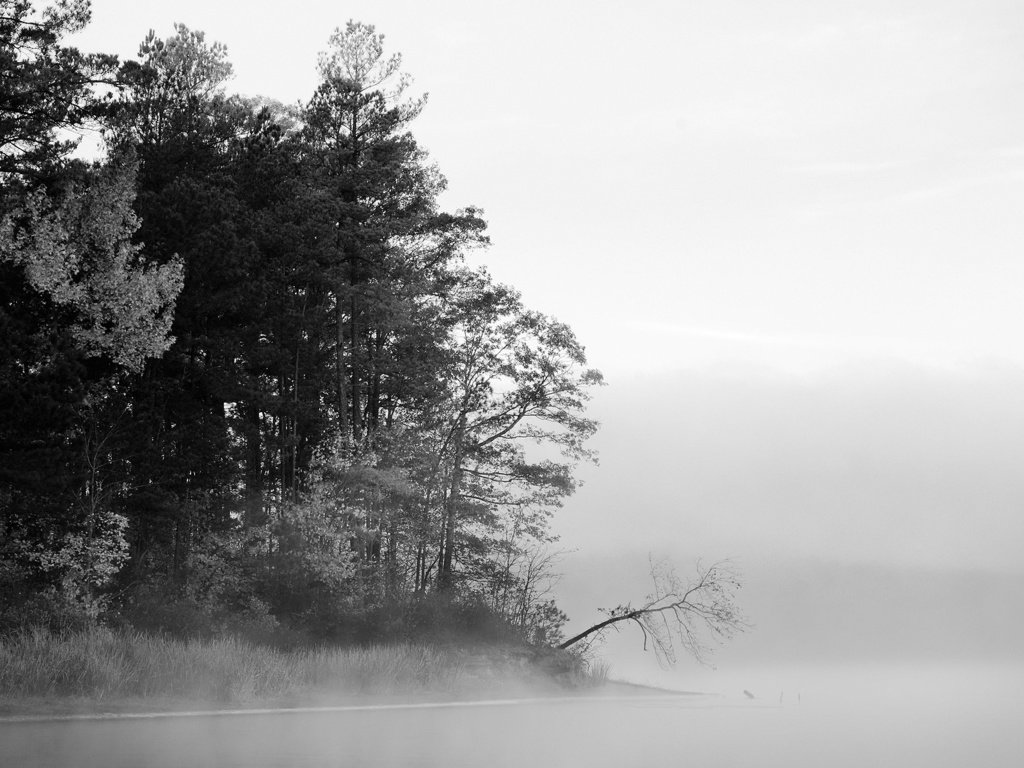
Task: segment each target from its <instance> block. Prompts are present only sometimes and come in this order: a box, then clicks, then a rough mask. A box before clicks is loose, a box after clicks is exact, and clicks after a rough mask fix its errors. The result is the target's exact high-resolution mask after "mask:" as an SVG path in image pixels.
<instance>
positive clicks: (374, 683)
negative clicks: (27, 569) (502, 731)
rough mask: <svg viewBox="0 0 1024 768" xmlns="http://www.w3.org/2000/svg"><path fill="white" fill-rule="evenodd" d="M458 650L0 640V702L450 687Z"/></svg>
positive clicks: (102, 631) (34, 637) (35, 637)
mask: <svg viewBox="0 0 1024 768" xmlns="http://www.w3.org/2000/svg"><path fill="white" fill-rule="evenodd" d="M462 668H463V663H462V661H461V657H460V655H459V654H458V653H457V652H455V651H453V650H445V649H441V648H432V647H426V646H419V645H412V644H400V645H386V646H372V647H367V648H312V649H300V650H294V651H282V650H277V649H274V648H270V647H266V646H259V645H254V644H252V643H249V642H246V641H244V640H240V639H237V638H233V637H223V638H216V639H208V640H200V639H195V640H179V639H174V638H170V637H164V636H158V635H157V636H154V635H145V634H142V633H139V632H135V631H130V630H112V629H108V628H103V627H99V628H92V629H87V630H80V631H74V632H64V633H58V634H53V633H50V632H47V631H43V630H24V631H21V632H18V633H15V634H12V635H8V636H5V637H0V699H5V700H7V701H12V700H18V699H27V698H55V697H56V698H67V697H81V698H88V699H92V700H100V701H101V700H110V699H135V698H144V699H150V698H160V697H166V698H175V699H185V698H187V699H193V700H206V701H217V702H225V703H228V702H247V701H248V702H251V701H255V700H261V699H264V700H265V699H280V698H288V697H298V696H309V695H318V694H333V695H346V694H353V695H355V694H360V695H363V694H378V693H408V692H419V691H448V690H453V689H455V688H457V687H458V684H459V681H460V676H461V673H462Z"/></svg>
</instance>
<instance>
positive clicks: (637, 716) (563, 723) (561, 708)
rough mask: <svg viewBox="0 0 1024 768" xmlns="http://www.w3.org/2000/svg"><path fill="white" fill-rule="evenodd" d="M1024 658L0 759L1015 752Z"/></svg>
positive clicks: (757, 676)
mask: <svg viewBox="0 0 1024 768" xmlns="http://www.w3.org/2000/svg"><path fill="white" fill-rule="evenodd" d="M1022 672H1024V666H1022V665H1019V664H1009V663H1007V664H1000V665H992V664H985V663H983V662H978V663H965V662H963V663H959V664H927V665H925V664H921V665H914V664H909V663H907V664H889V665H885V664H867V663H865V664H857V665H848V666H842V665H795V666H791V667H786V668H783V667H779V668H775V669H769V668H758V667H736V668H734V669H732V670H730V671H729V672H727V673H722V672H718V673H712V672H710V671H709V672H707V673H706V674H705V676H704V677H703V678H699V679H698V678H696V677H693V676H691V680H693V681H694V682H696V683H698V684H700V685H718V686H720V687H722V688H723V689H726V690H727V691H728V692H727V693H725V694H711V695H699V696H681V697H658V696H649V695H631V696H628V697H624V698H594V699H581V700H569V701H567V700H551V701H546V702H545V701H536V700H534V701H532V702H528V703H521V704H497V705H486V704H484V705H479V706H458V707H451V706H448V707H439V708H407V709H369V710H362V711H342V712H321V713H292V714H282V715H248V716H220V717H209V718H162V719H156V720H120V721H88V722H50V723H22V724H11V723H7V724H3V725H2V726H0V729H2V730H0V764H3V765H12V766H14V765H17V766H25V767H26V768H34V767H35V766H65V765H67V766H71V765H74V766H81V767H82V768H94V767H95V768H100V767H101V766H102V767H103V768H120V767H122V766H123V767H124V768H128V766H148V767H152V768H163V767H164V766H168V767H169V766H185V765H196V766H199V765H204V766H225V767H228V766H230V767H235V766H237V767H238V768H241V767H242V766H254V767H258V766H268V767H270V766H273V768H295V767H298V766H425V767H426V766H466V767H467V768H468V767H469V766H483V765H486V766H510V767H511V766H598V767H600V766H626V765H629V766H633V765H636V766H667V765H683V764H686V765H700V766H718V765H720V766H742V765H757V766H780V767H781V766H786V767H787V768H818V767H820V766H831V767H833V768H842V767H844V766H850V767H851V768H853V767H854V766H858V767H859V766H868V765H870V766H894V767H896V766H899V767H900V768H906V767H908V766H929V767H930V768H931V767H935V766H949V767H950V768H954V767H956V768H962V767H963V766H987V767H988V768H1002V767H1003V766H1005V767H1006V768H1011V767H1012V768H1016V767H1017V766H1020V765H1021V764H1022V761H1024V741H1022V739H1021V736H1020V732H1019V719H1020V714H1021V712H1022V711H1024V709H1022V705H1024V695H1022V692H1021V690H1020V687H1019V681H1020V680H1021V679H1024V677H1022ZM740 686H742V687H743V688H746V689H748V690H750V691H751V692H752V693H753V694H754V695H755V696H756V698H754V699H749V698H747V697H746V696H745V695H743V693H742V688H740ZM638 693H642V692H639V691H638ZM780 696H781V701H780Z"/></svg>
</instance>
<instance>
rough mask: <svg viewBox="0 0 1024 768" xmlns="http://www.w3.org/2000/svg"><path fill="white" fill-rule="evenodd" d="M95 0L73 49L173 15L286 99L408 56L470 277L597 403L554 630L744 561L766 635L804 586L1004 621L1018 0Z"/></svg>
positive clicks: (565, 518)
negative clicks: (366, 43) (389, 55)
mask: <svg viewBox="0 0 1024 768" xmlns="http://www.w3.org/2000/svg"><path fill="white" fill-rule="evenodd" d="M92 5H93V23H92V25H91V26H90V27H89V28H88V29H87V30H86V31H85V32H83V33H82V34H81V35H80V36H79V37H78V38H77V40H76V43H77V44H78V45H79V46H80V47H81V48H83V49H85V50H97V51H105V52H114V53H118V54H121V55H122V56H131V55H133V54H134V52H135V50H136V49H137V46H138V43H139V42H140V41H141V39H142V38H143V37H144V35H145V34H146V32H147V31H148V30H149V29H151V28H152V29H155V30H156V32H157V34H159V35H163V36H169V35H170V34H171V33H172V31H173V28H172V24H173V23H174V22H182V23H185V24H186V25H188V26H190V27H192V28H194V29H201V30H204V31H205V32H206V34H207V36H208V38H209V39H211V40H217V41H220V42H223V43H225V44H226V45H227V47H228V53H229V57H230V59H231V60H232V62H233V63H234V67H235V78H234V80H233V81H232V83H231V85H230V87H231V88H232V89H233V90H235V91H237V92H241V93H245V94H250V95H264V96H270V97H274V98H277V99H280V100H282V101H284V102H292V103H293V102H298V101H300V100H303V99H306V98H308V96H309V94H310V93H311V92H312V90H313V88H314V87H315V83H316V71H315V62H316V55H317V52H318V51H320V50H322V49H323V48H324V47H325V46H326V40H327V37H328V35H329V34H330V32H331V31H332V30H333V29H334V28H335V27H337V26H339V25H344V23H345V22H346V21H347V20H348V19H355V20H359V21H363V22H366V23H371V24H374V25H376V27H377V29H378V31H380V32H383V33H384V34H385V36H386V44H387V45H388V47H389V50H390V51H393V52H401V53H402V55H403V68H404V69H405V70H406V71H407V72H409V73H410V74H411V75H412V76H413V78H414V82H413V86H412V91H413V92H417V91H419V92H427V93H429V101H428V105H427V108H426V110H425V111H424V113H423V114H422V115H421V117H420V118H419V119H418V120H417V122H416V123H415V124H414V126H413V131H414V133H415V135H416V136H417V138H418V140H419V142H420V144H421V145H422V146H424V147H425V148H426V149H427V150H428V151H429V152H430V154H431V157H432V158H433V159H434V160H435V161H436V162H437V163H438V165H439V166H440V168H441V170H442V171H443V172H444V174H445V175H446V176H447V178H448V180H449V188H448V191H447V192H446V193H445V196H444V198H443V204H444V205H445V206H447V207H449V208H458V207H462V206H465V205H477V206H480V207H482V208H483V209H484V211H485V217H486V218H487V220H488V221H489V231H490V236H491V239H492V243H493V245H492V247H491V248H490V249H489V251H488V252H487V253H486V254H484V255H482V256H479V257H476V256H475V257H474V258H477V259H479V260H481V261H484V262H485V263H486V264H488V266H489V268H490V269H491V271H492V273H493V274H494V275H495V276H496V277H497V278H498V279H499V280H501V281H504V282H508V283H511V284H513V285H515V286H517V287H518V288H519V289H521V290H522V292H523V295H524V298H525V300H526V302H527V304H528V305H530V306H531V307H533V308H535V309H539V310H541V311H544V312H546V313H549V314H552V315H555V316H557V317H558V318H559V319H561V320H564V321H566V322H568V323H569V324H570V325H571V326H572V327H573V328H574V329H575V331H576V333H577V335H578V336H579V337H580V339H581V340H582V342H583V343H584V344H585V345H586V347H587V350H588V355H589V357H590V360H591V363H592V364H593V365H594V366H595V367H597V368H600V369H601V370H602V371H603V372H604V373H605V375H606V378H607V380H608V386H607V387H605V388H603V389H602V390H601V391H599V392H598V393H597V395H596V397H595V399H594V402H593V406H592V413H593V415H594V416H595V417H596V418H598V419H599V420H601V422H602V424H603V429H602V432H601V433H600V434H599V435H598V436H597V438H595V441H594V445H595V447H596V448H597V449H598V450H599V451H600V453H601V464H600V467H598V468H586V469H584V470H583V471H582V472H581V477H582V478H583V480H584V481H585V485H584V487H583V488H582V490H581V491H580V492H579V493H578V494H577V496H576V497H575V498H574V499H573V500H571V501H570V502H569V503H568V504H567V506H566V508H565V509H564V510H563V511H562V512H560V513H559V516H558V518H557V520H556V523H555V530H556V532H557V533H559V535H560V536H561V537H562V538H561V544H560V546H564V547H565V548H566V549H569V550H575V551H574V552H572V553H571V554H568V555H567V556H566V559H565V563H566V570H567V575H566V582H567V584H568V586H567V587H566V590H567V593H569V594H571V595H572V596H573V597H572V598H571V599H570V602H572V603H573V606H574V607H575V606H584V605H585V603H586V598H585V595H584V593H585V592H586V589H585V586H586V583H587V581H588V579H594V580H595V581H594V584H595V588H596V587H597V586H598V585H597V582H600V589H601V590H605V589H609V588H612V587H614V584H613V583H609V576H608V568H607V567H606V565H607V563H609V562H613V561H614V562H619V559H621V558H624V557H625V558H627V559H629V561H630V562H631V563H639V566H637V565H633V566H631V568H632V569H633V570H635V569H637V568H639V569H640V570H641V571H642V570H643V567H644V564H645V562H646V553H648V552H657V553H660V554H665V555H667V556H670V557H673V558H677V559H678V560H679V561H680V562H681V563H684V564H685V563H686V562H689V561H690V560H692V559H694V558H696V557H705V558H710V559H715V558H719V557H732V558H735V559H736V560H737V561H738V562H739V563H740V564H741V566H742V565H745V566H746V568H747V569H748V576H747V578H748V579H749V580H750V581H752V582H753V583H755V584H760V587H759V590H760V591H759V592H758V594H759V595H760V597H759V598H757V600H756V601H755V602H756V605H755V606H754V609H755V612H758V611H759V612H760V614H761V616H762V619H763V620H767V622H768V624H769V628H768V632H767V635H768V636H769V637H770V636H771V626H770V625H771V622H772V621H773V620H774V619H773V617H777V616H778V615H780V613H781V614H785V611H781V612H780V611H776V610H774V609H775V608H777V607H778V601H777V600H776V599H775V597H773V595H775V596H777V594H778V591H779V590H785V589H789V588H790V587H791V586H792V584H793V583H794V579H796V581H798V582H800V583H801V584H804V585H807V584H818V585H821V586H820V589H819V590H818V596H819V598H820V597H821V596H822V595H826V596H827V595H829V594H839V595H843V594H847V595H852V594H853V593H856V594H857V595H859V597H856V599H853V598H852V597H851V599H850V601H851V605H853V604H856V605H858V606H860V608H859V609H858V610H860V611H861V614H865V615H866V612H869V611H870V610H872V608H871V607H870V606H871V604H870V601H869V600H868V599H867V595H868V594H869V593H871V592H872V591H874V590H875V587H876V586H877V583H878V579H879V578H882V577H884V576H886V575H887V574H888V575H892V574H897V575H900V574H902V576H899V578H901V579H904V581H906V583H909V584H913V585H916V586H913V588H912V589H911V588H910V587H908V588H907V589H910V592H906V590H904V591H903V592H899V591H898V590H897V592H898V594H891V595H889V598H888V599H889V603H888V604H887V605H888V607H887V608H886V610H885V611H883V614H884V615H886V616H889V617H897V616H899V615H904V616H906V615H908V614H910V615H923V614H921V613H920V612H917V613H915V611H916V610H917V609H915V608H913V607H912V605H913V604H914V603H915V601H916V603H917V604H918V605H919V604H920V600H924V601H925V602H927V604H928V605H930V606H932V608H935V606H938V605H940V604H941V603H942V600H943V597H942V595H941V594H940V593H939V592H937V591H936V590H928V589H925V588H924V587H923V586H921V585H922V584H924V583H927V582H928V579H927V578H925V577H924V576H922V574H924V575H925V576H927V574H942V578H947V577H948V578H953V577H954V576H955V575H956V574H960V576H961V577H962V578H961V580H960V581H959V582H957V583H958V584H961V585H965V584H966V585H968V586H966V587H964V589H963V590H961V592H962V594H961V593H960V592H958V594H960V597H959V598H958V600H959V602H957V603H956V605H957V606H959V607H961V608H962V607H964V606H967V605H970V604H972V601H973V604H975V605H976V603H977V601H976V599H975V598H976V595H977V592H978V590H979V589H980V588H979V587H978V586H977V584H979V583H982V582H983V583H984V584H991V583H995V582H999V581H1000V580H1001V583H1002V584H1003V588H1004V589H1006V590H1009V591H1008V592H1005V593H1000V594H1006V595H1011V596H1014V597H1020V598H1021V602H1024V590H1022V589H1020V587H1021V584H1022V576H1021V574H1022V573H1024V566H1022V560H1021V558H1020V556H1019V554H1018V552H1019V549H1020V545H1021V544H1022V543H1024V515H1021V514H1020V512H1021V508H1022V506H1024V479H1022V478H1024V473H1022V472H1021V471H1020V460H1021V457H1024V344H1022V343H1021V329H1022V328H1024V301H1021V296H1022V294H1024V258H1022V257H1021V254H1022V252H1024V216H1021V215H1020V211H1021V210H1022V209H1024V4H1021V3H1020V2H1019V1H1018V0H1010V1H1007V2H1002V1H999V0H969V1H968V0H856V1H853V0H851V1H849V2H847V1H845V0H835V1H834V2H827V3H825V2H820V1H818V0H777V1H776V2H771V3H766V2H761V1H760V0H713V1H712V0H693V1H692V2H687V3H677V2H667V0H665V1H658V2H655V1H654V0H637V1H635V2H630V3H628V4H627V3H619V2H602V1H599V0H595V1H593V2H588V3H586V4H582V3H579V2H569V1H568V0H546V1H545V2H533V0H520V1H519V2H515V3H511V2H508V3H506V2H500V3H498V2H495V3H480V2H471V1H469V0H450V1H445V0H437V1H436V2H432V3H421V2H413V1H412V0H408V1H402V0H374V2H362V1H355V2H348V3H343V4H342V3H334V2H332V3H326V2H314V1H312V0H292V2H289V3H287V4H282V3H261V2H249V3H246V4H245V11H244V14H243V15H240V14H239V12H238V10H237V8H238V7H239V6H238V5H237V4H236V3H229V2H219V1H218V0H204V1H203V2H199V1H198V0H179V1H178V2H175V3H164V2H160V3H157V2H140V1H139V0H93V3H92ZM865 568H866V569H868V571H869V572H870V573H871V574H873V575H872V576H871V578H865V577H864V571H863V569H865ZM858 569H860V570H858ZM630 573H631V574H632V573H633V571H630ZM601 574H603V578H604V581H603V582H602V581H601V579H600V578H599V577H600V576H601ZM794 574H798V575H796V576H794ZM801 574H802V575H801ZM950 574H952V575H953V576H950ZM978 574H983V575H982V576H979V575H978ZM986 574H987V575H986ZM624 578H625V577H624ZM632 578H633V576H632V575H631V576H629V578H628V579H626V581H630V580H631V579H632ZM759 579H760V582H759V581H758V580H759ZM837 579H838V581H837ZM970 579H975V581H973V582H972V581H970ZM977 579H982V582H977V581H976V580H977ZM985 579H989V581H984V580H985ZM940 581H941V579H940ZM630 583H632V582H631V581H630ZM941 583H943V584H944V583H946V582H941ZM837 584H842V585H846V586H845V587H839V586H837ZM971 584H973V585H974V587H970V585H971ZM787 585H789V586H787ZM856 585H860V586H856ZM1007 585H1008V586H1007ZM773 590H774V592H773ZM830 590H831V591H830ZM851 590H852V591H851ZM858 590H860V591H858ZM914 590H917V591H914ZM812 591H813V590H812ZM911 593H912V594H911ZM837 599H839V598H837ZM609 601H610V600H609ZM818 602H819V603H820V602H821V600H819V601H818ZM812 603H813V601H812ZM907 606H911V607H910V610H909V611H903V610H902V609H903V608H905V607H907ZM929 610H931V609H929ZM979 610H980V609H979ZM986 610H987V609H986ZM901 611H902V613H901ZM925 613H927V611H926V612H925ZM861 614H856V613H855V615H861ZM929 615H931V614H929ZM971 615H973V616H974V621H976V622H982V623H984V622H985V621H988V620H989V619H990V618H991V614H990V613H984V612H982V613H980V614H978V613H975V614H971ZM929 626H930V625H929ZM1018 629H1019V628H1018ZM837 631H838V630H837ZM830 637H833V640H835V639H836V637H837V636H835V633H833V635H832V636H830ZM837 642H838V641H837Z"/></svg>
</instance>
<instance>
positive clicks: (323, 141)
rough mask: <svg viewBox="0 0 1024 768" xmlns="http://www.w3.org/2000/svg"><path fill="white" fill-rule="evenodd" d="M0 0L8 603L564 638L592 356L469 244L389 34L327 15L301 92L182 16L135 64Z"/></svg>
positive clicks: (22, 2)
mask: <svg viewBox="0 0 1024 768" xmlns="http://www.w3.org/2000/svg"><path fill="white" fill-rule="evenodd" d="M0 2H2V6H0V8H2V13H0V58H2V60H3V61H4V62H5V63H6V64H7V65H8V70H7V71H8V72H9V73H10V76H9V77H6V78H4V81H3V83H2V84H0V157H2V161H0V198H2V199H3V201H4V203H5V205H4V207H3V209H2V214H0V536H2V537H3V539H2V543H0V580H2V581H3V584H4V586H5V589H6V593H7V594H8V596H9V597H8V598H6V600H7V603H6V604H5V606H4V608H5V609H10V610H11V611H16V610H17V606H18V605H28V604H29V603H30V602H32V601H33V600H35V601H36V604H37V605H44V604H45V605H51V606H54V607H53V610H54V612H55V613H60V612H62V611H63V612H64V613H67V611H65V610H64V609H63V608H59V606H61V605H63V606H65V607H67V606H72V607H74V606H77V607H76V608H75V610H76V611H78V613H79V614H81V615H82V616H85V617H86V620H87V621H96V620H98V619H100V618H106V619H107V620H114V619H115V618H116V617H118V616H120V617H121V618H123V619H126V620H129V621H133V622H135V623H137V624H138V625H139V626H145V627H146V628H148V629H151V630H154V631H174V632H177V633H179V634H181V635H184V636H212V635H216V634H218V633H224V632H241V633H244V634H245V633H248V634H252V635H253V636H259V637H261V638H265V639H267V638H269V639H272V640H273V639H274V638H277V639H280V638H286V637H288V636H290V635H289V633H296V635H300V636H305V637H316V638H320V639H336V640H345V639H348V640H360V641H370V640H375V639H381V638H404V639H414V638H417V637H423V636H427V635H434V636H438V637H440V636H441V635H442V634H444V632H445V630H446V628H449V629H451V628H455V629H457V631H458V632H462V633H464V634H466V635H467V636H470V635H476V636H479V637H481V638H483V637H488V638H491V639H496V638H499V637H505V638H513V637H514V638H519V639H527V640H529V641H532V642H537V643H551V642H554V641H555V639H556V638H557V637H558V636H559V635H558V633H559V631H560V627H561V625H562V623H563V622H564V618H565V617H564V615H563V614H562V613H561V611H559V610H558V608H557V606H555V605H554V603H553V601H552V599H551V595H550V593H549V588H550V583H551V577H552V572H551V568H552V564H553V562H554V560H553V558H552V556H551V555H549V554H548V553H547V551H546V550H545V549H544V545H545V544H546V542H548V540H549V539H550V535H549V533H548V527H547V521H548V519H549V517H550V515H551V514H552V513H553V512H554V510H556V509H557V508H558V506H559V505H560V504H561V503H562V502H563V501H564V499H565V498H566V497H567V496H568V495H569V494H571V493H572V492H573V491H574V489H575V485H576V483H575V481H574V478H573V471H574V468H575V466H576V465H577V464H578V463H579V462H581V461H590V460H592V459H593V458H594V457H593V455H592V453H591V452H590V450H589V449H588V448H587V446H586V441H587V439H588V438H589V437H590V436H591V435H592V434H593V433H594V431H595V429H596V424H595V423H594V422H593V421H592V420H590V419H587V418H586V417H585V416H584V410H585V407H586V403H587V400H588V397H589V391H590V389H591V388H592V387H594V386H598V385H600V383H601V378H600V374H598V373H597V372H595V371H592V370H589V369H588V368H587V366H586V358H585V354H584V350H583V347H582V345H581V344H580V343H579V341H578V340H577V339H576V337H575V336H574V334H573V333H572V331H571V329H569V328H568V326H566V325H564V324H562V323H559V322H558V321H556V320H555V319H553V318H551V317H549V316H547V315H544V314H542V313H539V312H536V311H533V310H531V309H529V308H527V307H525V306H524V304H523V302H522V299H521V297H520V296H519V294H518V293H517V292H516V291H515V290H514V289H513V288H510V287H508V286H503V285H499V284H496V283H495V282H494V281H493V280H492V279H491V278H490V276H489V275H488V274H487V272H486V271H485V270H480V269H470V268H469V267H467V266H466V264H465V256H466V254H467V253H469V252H470V251H472V250H473V249H477V248H482V247H485V246H486V245H487V237H486V234H485V231H486V224H485V222H484V221H483V218H482V214H481V212H480V210H479V209H477V208H475V207H472V206H467V207H465V208H463V209H459V210H455V211H446V210H443V209H442V207H441V206H440V204H439V196H440V195H441V193H442V192H443V191H444V189H445V184H446V182H445V179H444V177H443V176H442V175H441V173H440V171H439V170H438V169H437V168H436V167H435V166H434V165H433V164H432V162H431V161H430V158H429V157H428V155H427V153H426V152H425V151H424V150H423V149H422V148H421V147H420V146H419V145H418V144H417V142H416V139H415V137H414V136H413V134H412V133H411V130H410V129H411V125H412V122H413V121H414V120H415V118H416V117H417V115H418V114H419V113H420V112H421V111H422V109H423V108H424V107H425V104H426V97H425V96H422V97H409V96H408V93H409V89H410V85H411V79H410V78H409V76H408V75H406V74H405V73H403V71H402V69H401V57H400V56H399V55H397V54H390V53H388V52H387V51H386V49H385V45H384V37H383V36H382V35H380V34H379V33H378V32H377V31H376V30H375V29H374V28H373V27H372V26H370V25H366V24H361V23H358V22H349V23H348V24H347V25H345V26H344V27H342V28H339V29H338V30H336V31H335V32H334V33H333V34H332V35H331V36H330V37H329V39H328V47H327V50H326V51H325V52H324V53H323V54H322V55H321V56H320V58H319V62H318V70H317V72H318V75H319V83H318V85H317V86H316V88H315V90H314V92H313V93H312V94H311V95H310V98H309V100H308V101H307V102H305V103H303V104H300V105H297V106H295V107H285V106H282V105H280V104H277V103H275V102H273V101H270V100H267V99H254V98H243V97H239V96H234V95H230V94H229V93H227V91H226V85H227V83H228V82H229V80H230V77H231V74H232V67H231V63H230V61H229V60H228V56H227V50H226V48H225V47H224V46H223V45H221V44H219V43H217V42H212V41H209V40H207V38H206V37H205V35H204V34H203V33H202V32H200V31H197V30H192V29H190V28H189V27H187V26H185V25H183V24H177V25H175V27H174V29H173V32H172V34H171V35H169V36H168V37H166V38H163V37H160V36H159V35H157V33H156V32H152V31H151V32H150V33H149V34H148V35H147V36H146V37H145V39H144V40H143V41H142V44H141V46H140V47H139V51H138V56H137V57H136V58H135V59H130V60H126V61H123V62H120V63H117V62H116V61H115V60H114V59H113V57H109V56H102V55H95V56H93V55H85V54H81V53H79V52H78V51H75V50H73V49H70V48H67V47H65V46H63V45H62V44H61V40H62V37H63V36H65V35H67V34H68V33H69V32H73V31H75V30H77V29H79V28H80V27H81V25H83V24H85V23H86V21H87V20H88V15H89V14H88V3H87V2H75V0H60V1H59V2H57V3H55V4H53V5H51V6H49V7H48V8H47V10H44V11H42V12H38V13H37V12H36V11H34V10H33V8H32V4H31V3H30V2H28V0H0ZM87 124H88V125H90V126H98V127H99V128H100V129H101V130H102V133H103V137H104V139H105V141H106V145H107V147H108V148H109V155H108V156H106V157H104V158H101V159H99V160H97V161H96V162H95V163H94V164H93V165H92V166H87V165H86V164H84V163H82V162H81V161H75V160H72V159H71V158H70V154H69V153H70V150H71V149H72V147H73V145H74V142H73V141H72V140H70V139H69V138H66V136H67V135H68V134H67V131H68V130H71V129H80V128H82V127H83V126H85V125H87ZM40 601H42V602H40ZM41 610H43V612H45V609H41ZM69 610H70V609H69ZM72 612H74V611H72ZM101 614H102V615H101Z"/></svg>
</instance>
